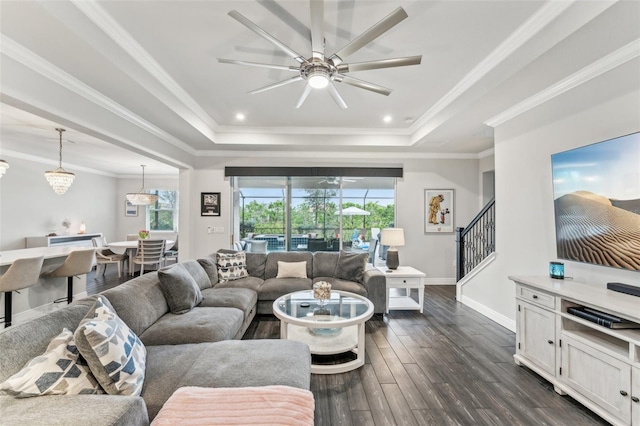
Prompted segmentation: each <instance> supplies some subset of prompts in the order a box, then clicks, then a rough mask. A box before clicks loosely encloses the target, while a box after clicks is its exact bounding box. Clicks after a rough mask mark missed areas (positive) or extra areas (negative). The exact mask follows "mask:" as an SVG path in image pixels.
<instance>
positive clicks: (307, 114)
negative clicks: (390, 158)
mask: <svg viewBox="0 0 640 426" xmlns="http://www.w3.org/2000/svg"><path fill="white" fill-rule="evenodd" d="M399 5H400V6H402V7H403V8H404V9H405V10H406V12H407V14H408V15H409V17H408V18H407V19H406V20H404V21H402V22H401V23H399V24H398V25H397V26H395V27H394V28H392V29H391V30H389V31H388V32H387V33H385V34H383V35H382V36H380V37H379V38H378V39H376V40H375V41H373V42H372V43H370V44H369V45H367V46H366V47H364V48H363V49H361V50H360V51H358V52H356V53H355V54H353V55H352V57H348V58H345V59H346V62H361V61H369V60H377V59H385V58H395V57H402V56H413V55H422V63H421V64H420V65H418V66H409V67H398V68H389V69H379V70H371V71H362V72H357V73H352V76H354V77H357V78H360V79H363V80H366V81H369V82H372V83H375V84H378V85H382V86H385V87H389V88H391V89H393V92H392V93H391V95H389V96H388V97H387V96H382V95H379V94H376V93H372V92H369V91H365V90H363V89H359V88H356V87H352V86H348V85H346V84H340V83H336V87H337V89H338V91H339V93H340V94H341V95H342V97H343V98H344V99H345V101H346V103H347V104H348V106H349V108H348V109H347V110H341V109H340V108H338V106H337V105H336V104H335V103H334V101H333V100H332V99H331V97H330V96H329V94H328V93H327V92H326V90H314V91H313V92H312V93H311V94H310V96H309V97H308V98H307V100H306V102H305V103H304V104H303V106H302V107H301V108H300V109H295V108H294V105H295V102H296V100H297V99H298V97H299V96H300V93H301V92H302V90H303V88H304V82H297V83H293V84H289V85H286V86H283V87H280V88H277V89H273V90H270V91H266V92H263V93H259V94H255V95H250V94H247V92H248V91H250V90H253V89H256V88H259V87H263V86H266V85H269V84H272V83H275V82H278V81H281V80H285V79H287V78H289V77H291V76H292V73H291V72H287V71H281V70H273V69H264V68H255V67H246V66H240V65H230V64H222V63H219V62H218V61H217V58H226V59H236V60H245V61H253V62H262V63H271V64H279V65H296V64H297V63H296V62H295V61H294V60H293V59H291V58H289V57H287V56H286V55H285V54H284V53H282V52H281V51H280V50H279V49H277V48H276V47H275V46H273V45H271V44H270V43H269V42H267V41H266V40H264V39H263V38H260V37H259V36H258V35H256V34H255V33H253V32H251V31H250V30H249V29H247V28H246V27H244V26H242V25H241V24H240V23H239V22H237V21H236V20H234V19H232V18H231V17H230V16H228V15H227V13H228V12H229V11H231V10H233V9H235V10H237V11H238V12H240V13H242V14H243V15H244V16H246V17H247V18H248V19H250V20H251V21H253V22H254V23H256V24H257V25H259V26H261V27H262V28H264V29H265V30H266V31H267V32H269V33H270V34H271V35H273V36H275V37H276V38H278V39H279V40H281V41H282V42H283V43H284V44H286V45H288V46H289V47H291V48H292V49H293V50H295V51H298V52H300V53H302V54H303V55H305V56H311V47H310V42H309V25H310V17H309V2H308V1H306V0H304V1H303V0H300V1H274V0H257V1H254V0H246V1H244V0H243V1H237V0H236V1H213V0H210V1H152V0H150V1H95V2H91V1H40V2H38V1H29V0H21V1H7V0H3V1H2V2H0V12H1V21H0V32H1V35H2V39H0V49H1V53H2V57H1V59H2V62H1V63H0V65H1V67H2V69H1V71H2V76H1V79H0V101H1V102H2V104H1V105H0V106H2V111H1V120H2V122H1V133H0V135H1V142H2V145H1V149H2V152H4V153H6V154H7V155H16V154H18V153H20V155H23V156H27V157H29V156H34V157H42V158H47V159H51V161H53V162H55V161H57V133H56V132H55V130H54V128H55V127H59V126H62V127H65V128H67V129H68V132H66V134H65V138H66V139H68V140H70V141H73V142H75V143H68V142H67V143H65V145H64V161H63V165H66V164H72V165H74V166H76V167H80V168H81V167H85V168H87V169H90V170H98V171H102V172H104V173H107V174H113V175H118V176H122V175H132V176H133V175H137V174H138V173H139V171H140V167H139V165H140V164H147V165H148V168H147V173H149V174H170V173H176V171H177V168H178V167H187V168H189V167H193V165H194V161H195V158H197V157H200V156H213V155H231V154H232V153H234V152H236V153H237V152H247V151H249V152H255V151H257V150H263V151H282V152H283V155H289V154H291V153H292V152H298V153H299V152H305V151H309V152H316V151H322V150H324V149H326V147H330V149H331V150H333V151H355V152H359V153H367V154H368V155H385V153H390V152H393V153H395V154H398V153H401V154H403V155H405V156H407V155H423V156H424V155H450V156H456V155H458V156H464V155H466V156H474V155H475V156H477V155H478V154H480V153H483V152H485V151H486V150H488V149H490V148H492V147H493V131H492V128H491V127H490V126H488V125H487V124H485V122H487V121H488V120H491V121H490V124H494V123H498V122H501V121H503V120H505V119H508V118H509V117H511V116H513V115H514V114H518V113H520V112H523V111H526V110H527V109H530V108H534V107H536V106H538V105H540V104H542V103H544V102H545V101H546V100H547V99H550V98H551V97H553V96H555V95H557V94H559V93H562V91H563V90H570V89H571V87H572V86H571V85H572V84H574V85H575V84H580V83H581V82H584V81H587V80H588V79H591V78H595V77H597V76H598V75H600V74H604V73H606V72H608V71H609V70H611V69H614V68H620V69H622V71H621V73H622V75H623V76H624V78H631V79H633V78H636V79H637V78H640V77H637V76H638V70H639V69H640V66H639V65H638V54H639V53H638V50H639V48H638V46H640V42H639V40H640V18H639V16H640V6H639V5H640V2H637V1H626V2H618V3H616V2H609V1H588V2H587V1H569V0H567V1H551V2H543V1H381V0H376V1H360V0H358V1H355V0H339V1H325V27H324V30H325V31H324V33H325V39H326V53H327V54H331V53H333V52H335V51H336V50H338V49H339V48H341V47H342V46H344V45H345V44H346V43H347V42H349V41H350V40H352V39H353V38H355V37H357V36H358V35H359V34H361V33H362V32H363V31H365V30H366V29H367V28H369V27H371V26H372V25H373V24H375V23H376V22H378V21H379V20H380V19H382V18H383V17H385V16H386V15H388V14H389V13H390V12H391V11H393V10H394V9H395V8H396V7H397V6H399ZM294 75H295V74H294ZM634 76H636V77H634ZM514 106H516V107H517V108H514ZM237 113H243V114H244V115H245V116H246V119H245V120H244V121H242V122H239V121H238V120H237V119H236V118H235V115H236V114H237ZM386 115H389V116H391V117H392V120H391V121H390V122H388V123H385V122H383V120H382V118H383V117H384V116H386ZM47 139H49V140H47ZM51 139H53V141H52V140H51Z"/></svg>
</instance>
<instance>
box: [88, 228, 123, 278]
mask: <svg viewBox="0 0 640 426" xmlns="http://www.w3.org/2000/svg"><path fill="white" fill-rule="evenodd" d="M91 242H92V244H93V246H94V247H95V248H96V263H97V264H98V265H97V267H96V274H98V273H99V269H100V266H102V275H104V274H105V272H106V271H107V265H108V264H111V263H115V264H116V265H118V278H121V277H122V268H123V267H124V262H125V261H126V260H127V259H129V256H128V255H127V254H126V253H125V254H118V253H114V252H112V251H111V250H110V249H109V248H108V246H107V239H106V238H105V237H95V238H92V239H91Z"/></svg>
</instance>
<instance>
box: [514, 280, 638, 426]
mask: <svg viewBox="0 0 640 426" xmlns="http://www.w3.org/2000/svg"><path fill="white" fill-rule="evenodd" d="M509 279H510V280H512V281H514V282H515V283H516V302H517V312H516V326H517V330H516V354H515V355H514V356H513V358H514V360H515V363H516V364H517V365H526V366H527V367H529V368H530V369H531V370H533V371H535V372H536V373H538V374H539V375H541V376H542V377H544V378H545V379H547V380H548V381H550V382H551V383H552V384H553V386H554V389H555V391H556V392H558V393H559V394H561V395H566V394H568V395H570V396H571V397H572V398H574V399H575V400H576V401H578V402H580V403H581V404H583V405H584V406H585V407H587V408H589V409H590V410H592V411H593V412H595V413H596V414H598V415H599V416H601V417H602V418H603V419H605V420H607V421H608V422H611V423H612V424H614V425H634V426H638V425H640V329H611V328H606V327H604V326H600V325H598V324H596V323H593V322H590V321H587V320H584V319H582V318H579V317H577V316H575V315H571V314H569V313H568V312H567V309H568V308H570V307H572V306H586V307H590V308H593V309H597V310H599V311H602V312H606V313H609V314H612V315H615V316H618V317H621V318H625V319H627V320H630V321H633V322H636V323H640V297H635V296H631V295H628V294H622V293H617V292H614V291H612V290H607V288H606V287H605V286H597V285H592V284H586V283H580V282H576V281H573V280H556V279H551V278H548V277H522V276H509Z"/></svg>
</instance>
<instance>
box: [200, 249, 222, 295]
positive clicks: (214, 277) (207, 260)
mask: <svg viewBox="0 0 640 426" xmlns="http://www.w3.org/2000/svg"><path fill="white" fill-rule="evenodd" d="M198 263H199V264H200V266H202V269H204V272H205V273H206V274H207V276H208V277H209V282H210V283H211V286H214V285H216V283H217V282H218V264H217V263H216V256H215V254H214V255H213V256H207V257H203V258H202V259H198ZM200 290H204V289H203V288H202V287H200Z"/></svg>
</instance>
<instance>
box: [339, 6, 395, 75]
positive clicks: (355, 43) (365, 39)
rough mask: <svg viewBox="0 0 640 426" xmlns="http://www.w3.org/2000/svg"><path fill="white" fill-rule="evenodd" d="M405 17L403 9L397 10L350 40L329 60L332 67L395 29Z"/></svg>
mask: <svg viewBox="0 0 640 426" xmlns="http://www.w3.org/2000/svg"><path fill="white" fill-rule="evenodd" d="M407 17H408V15H407V12H405V11H404V9H403V8H401V7H399V8H397V9H396V10H394V11H393V12H391V13H390V14H389V15H387V16H386V17H385V18H383V19H382V20H381V21H380V22H378V23H377V24H375V25H374V26H373V27H371V28H369V29H368V30H367V31H365V32H364V33H362V34H360V35H359V36H358V37H356V38H355V39H353V40H351V41H350V42H349V43H348V44H347V45H346V46H344V47H343V48H342V49H340V50H338V51H337V52H336V53H334V54H333V56H331V58H330V59H331V60H332V61H333V64H334V65H339V64H340V63H342V61H343V60H344V58H346V57H347V56H349V55H352V54H354V53H355V52H357V51H358V50H360V49H362V48H363V47H364V46H366V45H367V44H369V43H371V42H372V41H373V40H375V39H376V38H378V37H380V36H381V35H382V34H384V33H385V32H387V31H389V30H390V29H391V28H393V27H395V26H396V25H397V24H398V23H399V22H401V21H402V20H404V19H406V18H407Z"/></svg>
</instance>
